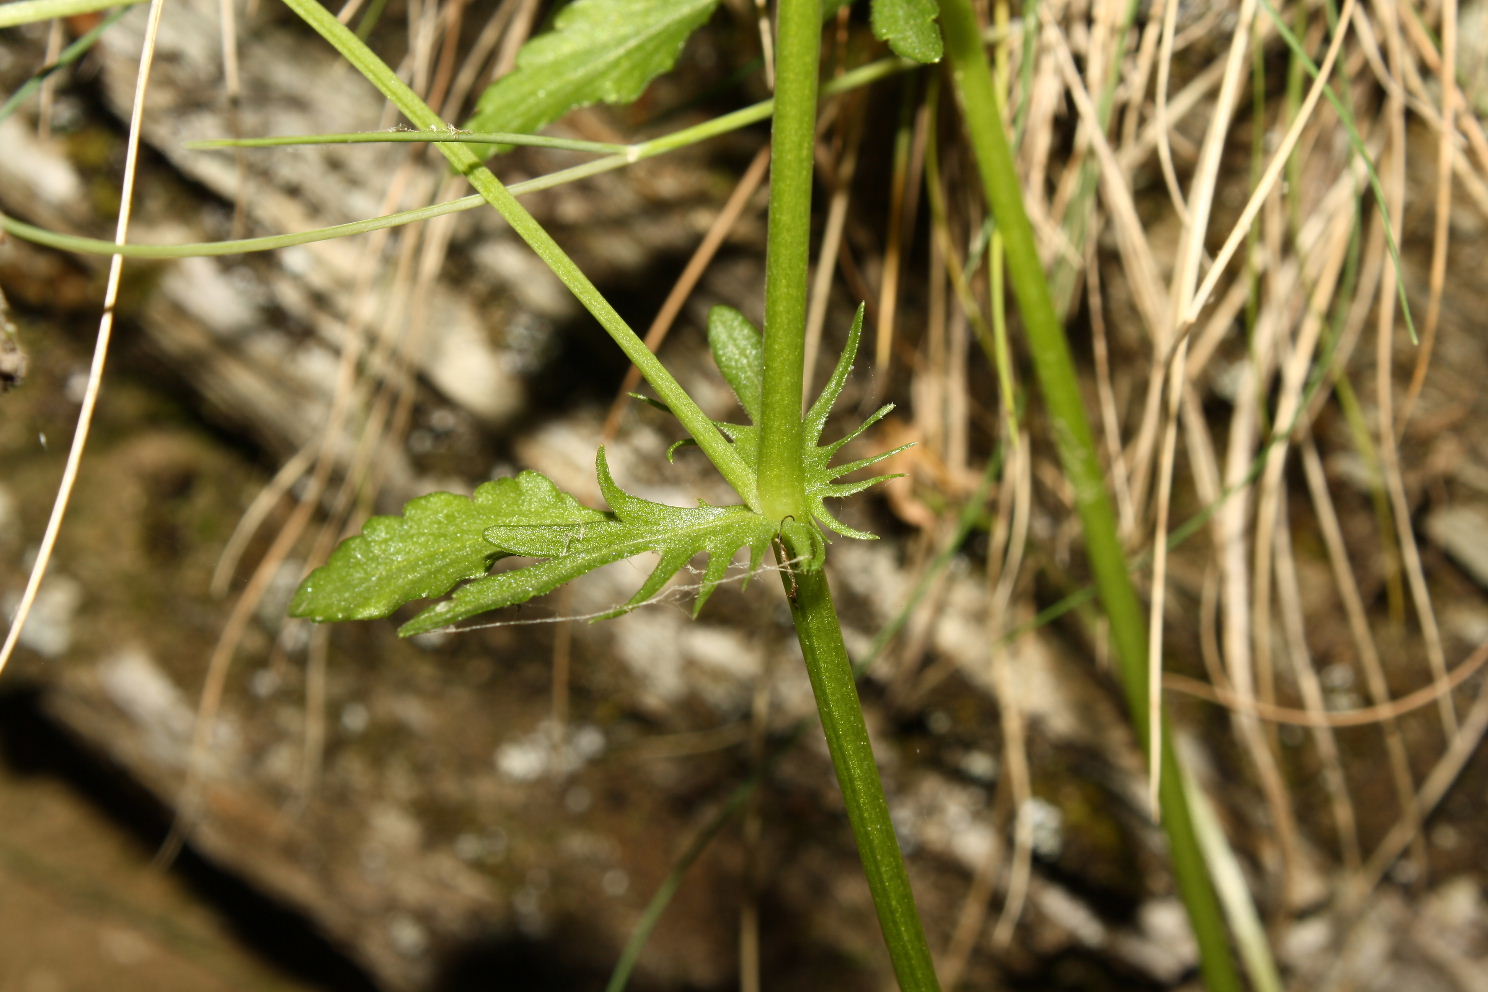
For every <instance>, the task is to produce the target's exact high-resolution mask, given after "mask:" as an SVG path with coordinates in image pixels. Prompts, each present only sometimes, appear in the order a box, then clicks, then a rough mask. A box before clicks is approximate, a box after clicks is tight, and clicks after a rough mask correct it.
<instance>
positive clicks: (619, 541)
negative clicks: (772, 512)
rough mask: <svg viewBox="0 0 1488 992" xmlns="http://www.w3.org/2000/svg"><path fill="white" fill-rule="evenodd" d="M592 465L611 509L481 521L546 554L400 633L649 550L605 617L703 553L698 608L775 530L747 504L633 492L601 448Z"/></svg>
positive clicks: (496, 535) (468, 588)
mask: <svg viewBox="0 0 1488 992" xmlns="http://www.w3.org/2000/svg"><path fill="white" fill-rule="evenodd" d="M595 469H596V473H597V475H598V477H599V488H600V491H601V492H602V493H603V494H604V497H605V501H606V502H607V503H609V505H610V509H611V511H612V513H610V514H598V515H597V516H599V517H600V518H601V519H599V520H597V521H595V520H589V521H580V522H574V523H567V524H564V523H559V524H551V525H547V524H533V523H531V522H528V521H525V520H513V521H508V522H503V523H501V524H497V525H494V526H492V527H489V528H487V529H486V530H485V531H484V533H483V535H482V536H483V537H484V538H485V540H486V541H488V542H490V544H491V545H492V546H494V547H496V548H497V549H498V550H499V552H500V553H503V554H512V555H522V556H524V557H533V558H543V559H545V560H544V561H541V562H539V563H537V564H534V565H529V566H527V567H525V568H519V569H514V570H512V571H509V572H500V573H498V574H496V575H488V576H485V577H484V578H478V579H476V580H474V581H472V582H469V583H467V584H465V585H464V586H461V587H460V588H459V589H458V590H456V591H455V594H454V595H453V596H452V597H451V598H450V599H448V600H446V601H444V602H442V603H437V604H435V605H434V606H431V607H429V608H428V609H427V610H425V611H424V612H422V613H420V614H419V615H418V616H416V617H414V618H413V619H412V620H410V621H409V622H408V623H406V624H404V625H403V626H402V627H401V628H399V631H398V632H399V633H400V634H402V635H404V636H405V637H406V636H408V635H410V634H421V633H426V632H428V631H432V630H438V629H439V628H441V627H448V626H450V625H451V624H455V623H459V622H460V621H462V620H465V619H468V618H470V617H473V616H476V615H477V614H480V613H486V612H488V611H490V610H495V609H499V608H501V607H504V606H514V605H515V604H517V603H524V602H526V601H527V600H529V599H532V598H533V597H534V596H540V595H543V594H544V593H548V592H552V591H553V590H554V589H556V588H558V586H560V585H562V584H563V583H565V582H568V581H570V580H572V579H575V578H578V577H579V576H580V575H583V574H585V573H587V572H591V571H593V570H594V569H596V568H599V567H601V566H604V565H608V564H611V563H612V562H617V561H621V560H623V559H626V558H632V557H634V556H635V555H638V554H642V553H644V552H648V551H650V552H656V553H658V554H659V555H660V556H661V559H660V561H658V562H657V564H656V568H655V569H653V570H652V572H651V575H650V576H649V577H648V578H647V579H646V581H645V582H644V583H643V584H642V585H641V588H640V589H639V590H637V592H636V594H635V595H634V596H632V597H631V598H630V600H629V601H628V602H627V603H625V605H624V606H621V607H618V608H617V609H615V610H612V611H610V613H608V614H606V616H616V615H618V614H621V613H625V612H627V611H629V610H631V609H634V608H635V607H637V606H639V605H641V604H642V603H644V602H646V601H647V600H649V599H651V598H652V597H654V596H655V595H656V594H657V593H659V592H660V591H661V589H662V587H663V586H665V585H666V583H667V581H668V580H669V579H671V577H672V576H674V575H675V574H677V572H679V571H681V569H682V568H683V567H684V566H685V565H687V563H688V562H690V561H692V559H693V558H695V557H697V556H699V555H706V556H707V557H708V565H707V569H706V571H705V572H704V573H703V580H702V582H701V583H700V584H699V588H698V594H697V599H696V602H695V604H694V606H693V614H694V615H696V614H697V613H698V612H699V611H701V610H702V608H703V605H704V604H705V603H706V602H707V601H708V598H709V597H710V596H712V595H713V591H714V590H715V589H716V588H717V587H718V584H719V583H720V582H721V581H723V578H724V576H725V575H726V574H727V572H728V567H729V563H730V562H732V561H733V558H734V554H735V553H736V552H737V551H738V550H739V549H740V548H743V547H747V548H749V569H750V571H751V572H753V571H755V570H756V569H758V568H759V565H760V562H761V561H762V560H763V558H764V554H765V550H766V549H767V548H768V547H769V545H770V542H771V540H773V539H774V537H775V535H776V533H778V531H779V526H778V525H777V524H776V523H775V522H773V521H771V520H769V519H768V518H766V517H763V516H761V515H760V514H758V513H755V512H754V511H753V510H751V509H749V508H748V507H746V506H706V505H704V506H696V507H681V506H668V505H666V504H664V503H653V502H651V501H650V500H645V499H641V498H639V497H636V496H632V495H630V494H629V493H627V492H625V491H624V490H622V489H621V488H620V487H619V486H617V485H616V484H615V480H614V478H613V477H612V476H611V475H610V468H609V464H608V462H607V461H606V459H605V453H604V448H600V449H599V453H598V454H597V455H596V457H595ZM591 512H593V511H591ZM746 581H747V580H746Z"/></svg>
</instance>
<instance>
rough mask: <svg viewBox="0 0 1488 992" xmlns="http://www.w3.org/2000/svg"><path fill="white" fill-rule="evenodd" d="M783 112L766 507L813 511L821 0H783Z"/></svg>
mask: <svg viewBox="0 0 1488 992" xmlns="http://www.w3.org/2000/svg"><path fill="white" fill-rule="evenodd" d="M776 18H777V21H776V23H777V28H776V41H775V51H776V63H775V117H774V121H773V123H772V125H771V133H770V156H771V157H770V223H769V231H768V234H767V238H766V245H765V387H764V401H763V405H762V409H761V414H760V432H761V437H762V438H764V439H765V443H764V444H763V445H762V446H761V448H760V465H759V494H760V510H761V512H763V513H764V514H765V515H766V516H768V517H772V518H774V519H776V520H784V519H785V518H786V517H793V518H795V519H796V520H807V519H810V517H809V511H808V510H807V507H806V484H805V475H804V469H803V466H802V464H801V397H802V395H803V393H804V384H805V362H806V274H807V266H808V263H809V261H810V252H811V181H812V167H813V164H814V163H813V154H814V151H815V148H816V96H817V71H818V68H817V67H818V63H819V62H820V60H821V4H820V2H819V0H781V2H780V5H779V8H778V13H777V14H776Z"/></svg>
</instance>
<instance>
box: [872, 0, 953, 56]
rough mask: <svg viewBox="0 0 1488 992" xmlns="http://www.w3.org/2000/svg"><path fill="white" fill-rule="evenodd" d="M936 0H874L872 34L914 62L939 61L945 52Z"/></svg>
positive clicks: (896, 52)
mask: <svg viewBox="0 0 1488 992" xmlns="http://www.w3.org/2000/svg"><path fill="white" fill-rule="evenodd" d="M938 13H939V8H938V6H937V4H936V0H873V18H872V19H873V37H875V38H877V39H878V40H879V41H886V42H888V43H889V47H890V48H892V49H893V50H894V54H895V55H899V56H901V57H903V58H906V59H912V60H913V61H915V62H939V61H940V56H941V54H942V53H943V46H942V44H941V40H940V28H939V27H938V26H937V25H936V23H935V18H936V16H937V15H938Z"/></svg>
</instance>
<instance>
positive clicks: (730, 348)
mask: <svg viewBox="0 0 1488 992" xmlns="http://www.w3.org/2000/svg"><path fill="white" fill-rule="evenodd" d="M862 336H863V307H861V306H859V307H858V312H857V315H856V316H855V317H854V318H853V323H852V329H851V330H850V331H849V332H848V336H847V347H845V348H844V349H843V351H842V355H841V357H839V358H838V360H837V367H836V368H835V369H833V371H832V377H831V378H830V379H829V380H827V385H826V386H825V387H824V388H823V389H822V391H821V395H820V396H818V397H817V399H816V402H815V403H813V404H812V405H811V409H810V410H809V411H808V412H807V414H806V418H805V422H804V424H803V431H802V435H801V463H802V465H803V467H804V482H805V490H806V502H807V505H808V506H809V507H810V509H811V516H812V518H813V519H814V520H815V521H816V522H817V523H819V524H821V525H823V526H825V527H827V528H829V529H830V530H833V531H836V532H837V533H838V534H841V535H842V536H844V537H854V538H857V539H859V540H873V539H874V537H875V535H873V534H869V533H867V532H866V531H860V530H855V529H853V528H851V527H849V526H847V525H846V524H844V523H842V522H841V521H840V520H838V519H837V518H836V517H834V516H833V515H832V514H831V512H830V511H828V510H827V507H826V503H825V502H824V501H825V500H827V499H839V498H841V497H844V496H851V495H853V494H854V493H860V492H862V491H863V490H864V489H867V488H869V487H870V486H875V485H877V484H878V483H880V482H885V481H887V480H889V479H892V478H895V476H893V475H878V476H874V477H873V478H871V479H863V480H860V481H857V482H838V481H836V480H838V479H840V478H842V477H843V476H844V475H848V474H850V473H852V472H856V471H857V470H859V469H863V468H867V467H868V466H870V465H875V464H877V463H878V462H881V461H883V460H884V459H886V458H889V457H892V456H893V455H896V454H898V453H899V452H901V451H903V450H904V449H905V448H908V447H909V445H907V444H906V445H901V446H900V447H898V448H895V449H893V450H892V451H885V452H882V453H881V454H877V455H870V456H869V457H867V458H860V459H858V460H857V461H852V462H847V463H845V464H842V465H833V464H832V459H833V458H834V457H836V455H837V452H839V451H841V450H842V449H843V448H844V447H845V446H846V445H847V444H848V442H850V441H853V440H854V439H856V438H857V437H859V436H860V435H862V433H863V432H864V431H866V430H867V429H868V428H869V427H872V426H873V425H874V424H876V423H877V422H878V421H880V420H882V419H883V417H884V416H885V415H886V414H888V412H889V411H890V410H892V409H894V404H892V403H888V404H885V405H884V406H882V407H879V408H878V409H877V410H875V411H874V412H873V413H872V414H871V415H870V416H869V417H868V419H867V420H865V421H863V423H862V424H860V425H859V426H858V427H857V429H856V430H854V431H852V432H851V433H849V434H847V435H845V436H843V437H841V438H839V439H838V440H836V441H833V442H832V443H831V444H821V443H820V442H821V436H822V432H823V431H824V430H825V429H826V426H827V418H828V416H829V415H830V414H831V412H832V408H833V406H835V405H836V403H837V399H838V397H839V396H841V395H842V387H843V386H844V385H846V384H847V377H848V375H850V374H851V373H852V368H853V362H854V360H855V359H856V358H857V354H858V342H859V341H860V340H861V339H862ZM708 345H709V347H710V348H711V349H712V351H713V360H714V362H716V363H717V364H718V368H719V369H720V370H721V371H722V372H723V377H724V378H725V379H727V380H728V384H729V385H730V386H732V387H733V390H734V395H735V396H737V397H738V398H739V405H740V406H742V407H743V408H744V412H745V413H747V414H749V419H750V420H751V421H756V423H750V424H730V423H724V422H722V421H719V422H718V429H719V430H721V431H723V433H724V435H725V436H726V437H728V438H729V440H731V441H733V442H734V447H735V448H737V449H738V451H739V455H740V457H742V458H743V459H744V463H745V464H746V465H748V466H749V467H750V468H751V469H753V470H755V471H756V472H758V471H759V450H760V429H759V426H758V423H757V421H758V419H759V410H760V407H761V405H762V401H761V393H762V389H763V382H764V353H765V346H764V339H763V336H762V335H761V334H760V332H759V331H758V330H757V329H755V327H754V325H753V324H751V323H750V322H749V318H747V317H745V316H744V315H743V314H741V313H740V312H739V311H737V310H735V309H733V308H732V307H714V308H713V311H712V312H711V313H710V314H709V316H708Z"/></svg>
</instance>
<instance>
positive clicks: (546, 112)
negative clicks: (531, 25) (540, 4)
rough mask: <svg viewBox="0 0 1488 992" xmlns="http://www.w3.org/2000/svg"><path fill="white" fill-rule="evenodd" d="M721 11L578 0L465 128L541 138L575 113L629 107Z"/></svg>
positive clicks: (655, 0) (684, 0)
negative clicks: (609, 106)
mask: <svg viewBox="0 0 1488 992" xmlns="http://www.w3.org/2000/svg"><path fill="white" fill-rule="evenodd" d="M717 6H718V0H574V2H573V3H571V4H569V5H568V6H567V7H565V8H563V10H562V11H561V12H560V13H559V14H558V17H557V18H556V19H555V20H554V22H553V29H552V30H551V31H547V32H544V33H543V34H540V35H538V36H537V37H535V38H533V39H532V40H530V41H528V42H527V44H525V45H523V46H522V50H521V52H519V53H518V55H517V67H516V69H514V70H513V71H511V72H509V73H507V74H506V75H505V76H502V77H501V78H500V79H498V80H496V82H494V83H492V84H491V86H490V87H489V88H487V90H486V91H485V92H484V93H482V94H481V97H480V101H479V103H478V104H477V105H476V112H475V116H474V117H472V118H471V119H470V121H469V123H468V124H467V125H466V127H467V129H469V130H472V131H517V132H529V131H536V130H537V129H539V128H541V127H543V126H544V125H546V124H550V123H552V122H553V121H555V120H557V119H558V118H559V117H562V116H563V115H564V114H566V113H568V112H569V111H570V110H572V109H574V108H575V107H583V106H587V105H589V104H591V103H629V102H630V101H632V100H634V99H635V98H636V97H638V96H640V95H641V92H642V91H643V90H645V88H646V86H647V84H649V83H650V82H651V80H653V79H655V78H656V77H657V76H658V75H660V74H661V73H663V72H666V71H667V70H668V69H670V68H671V67H672V65H673V63H675V62H676V61H677V55H678V53H680V52H681V51H682V45H683V44H684V43H685V42H686V41H687V39H688V37H689V36H690V35H691V34H692V32H693V31H695V30H697V29H698V28H699V27H701V26H702V25H703V24H704V23H705V22H706V21H707V20H708V18H709V17H711V16H712V14H713V10H714V8H715V7H717ZM503 150H504V149H503ZM483 157H484V156H483Z"/></svg>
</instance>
